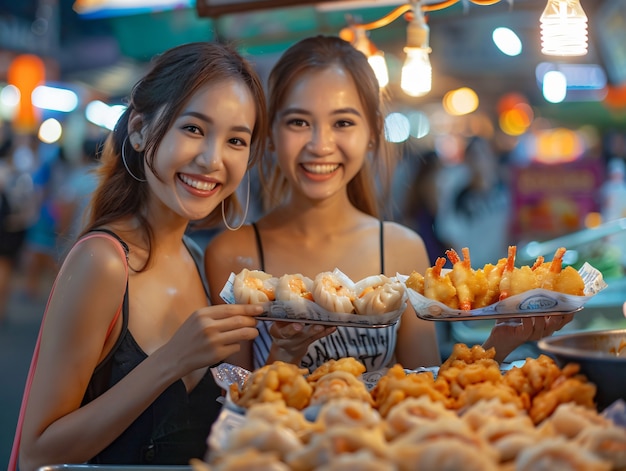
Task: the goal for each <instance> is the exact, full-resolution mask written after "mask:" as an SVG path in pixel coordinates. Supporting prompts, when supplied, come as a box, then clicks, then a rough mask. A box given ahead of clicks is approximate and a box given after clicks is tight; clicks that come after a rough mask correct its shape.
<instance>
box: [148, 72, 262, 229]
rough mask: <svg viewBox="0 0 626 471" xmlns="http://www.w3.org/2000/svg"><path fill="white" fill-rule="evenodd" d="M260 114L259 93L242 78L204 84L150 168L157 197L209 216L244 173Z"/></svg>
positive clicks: (195, 215)
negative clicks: (251, 91)
mask: <svg viewBox="0 0 626 471" xmlns="http://www.w3.org/2000/svg"><path fill="white" fill-rule="evenodd" d="M255 119H256V108H255V104H254V98H253V96H252V94H251V93H250V90H249V89H248V88H247V87H246V86H245V85H244V84H243V83H241V82H234V81H228V82H226V81H223V82H219V83H217V84H212V85H208V86H205V87H204V88H201V89H200V90H199V91H198V93H196V94H195V95H194V96H193V97H192V98H191V99H190V100H189V102H188V103H187V105H186V106H185V107H184V108H183V110H182V112H181V113H180V115H179V116H178V117H177V118H176V119H175V120H174V122H173V125H172V127H171V128H170V129H169V130H168V131H167V132H166V134H165V136H164V137H163V139H162V141H161V142H160V144H159V147H158V150H157V153H156V155H155V158H154V163H155V171H156V173H157V174H158V176H159V177H158V178H157V177H156V176H155V175H154V174H153V173H152V172H151V171H150V170H149V169H148V168H147V167H146V178H147V180H148V184H149V185H150V189H151V194H152V196H153V197H152V201H153V203H154V202H157V203H161V204H162V205H163V206H166V207H167V208H169V209H170V210H171V211H173V212H174V213H176V214H178V215H180V216H181V217H183V218H185V219H189V220H197V219H201V218H204V217H205V216H207V215H208V214H209V213H210V212H211V211H213V209H215V208H216V207H217V206H218V205H219V204H220V203H221V201H222V200H223V199H224V198H226V197H227V196H228V195H230V194H232V193H233V192H234V191H235V190H236V189H237V186H238V185H239V183H240V181H241V179H242V178H243V176H244V174H245V172H246V168H247V165H248V157H249V155H250V143H251V139H252V130H253V129H254V124H255Z"/></svg>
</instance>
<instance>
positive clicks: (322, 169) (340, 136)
mask: <svg viewBox="0 0 626 471" xmlns="http://www.w3.org/2000/svg"><path fill="white" fill-rule="evenodd" d="M272 139H273V142H274V145H275V149H276V155H277V158H278V164H279V165H280V167H281V170H282V172H283V174H284V175H285V177H286V178H287V180H288V181H289V183H290V185H291V186H292V187H293V189H294V193H296V194H302V195H304V196H305V197H307V198H309V199H312V200H320V199H325V198H328V197H330V196H332V195H335V194H337V193H340V192H343V193H345V192H346V187H347V184H348V182H350V180H352V179H353V178H354V176H355V175H356V174H357V173H358V171H359V170H360V168H361V166H362V165H363V161H364V159H365V156H366V154H367V151H368V144H369V142H370V130H369V126H368V124H367V121H366V115H365V111H364V109H363V105H362V103H361V100H360V98H359V95H358V91H357V89H356V86H355V84H354V81H353V79H352V77H351V76H350V75H349V74H347V73H346V72H345V70H344V69H342V68H341V67H339V66H337V65H332V66H329V67H328V68H325V69H323V70H320V71H316V72H312V73H309V74H307V75H303V76H302V77H301V78H299V79H298V80H296V81H294V83H293V85H292V86H291V88H290V89H289V90H288V92H287V93H286V94H285V97H284V99H283V102H282V103H281V104H280V106H279V107H278V110H277V113H276V118H275V120H274V122H273V124H272Z"/></svg>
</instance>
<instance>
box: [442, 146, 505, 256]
mask: <svg viewBox="0 0 626 471" xmlns="http://www.w3.org/2000/svg"><path fill="white" fill-rule="evenodd" d="M454 170H455V171H456V170H461V171H462V172H463V174H464V175H463V176H462V178H461V179H460V183H459V184H458V185H457V186H456V187H455V188H450V189H447V191H446V192H445V193H442V195H445V197H442V198H441V200H440V204H439V208H438V211H437V216H436V220H435V230H436V231H437V234H438V236H439V237H440V238H441V239H442V240H445V241H447V242H448V243H450V244H451V245H452V247H453V248H454V249H455V250H456V251H457V252H459V253H461V249H462V248H463V247H468V248H469V250H470V257H471V263H472V266H473V267H482V266H484V265H485V264H486V263H496V262H497V261H498V260H499V259H500V258H504V257H506V256H507V252H508V246H509V245H511V239H510V237H511V212H512V199H511V195H510V191H509V187H508V185H507V184H506V181H505V179H504V178H502V174H501V166H500V162H499V157H498V155H497V154H496V152H495V151H494V149H493V147H492V145H491V143H490V142H489V141H487V140H486V139H484V138H482V137H478V136H475V137H472V138H470V139H469V141H468V143H467V146H466V148H465V153H464V158H463V162H462V164H461V167H460V168H458V169H454ZM441 181H442V182H445V181H446V174H445V171H444V174H443V175H442V176H441Z"/></svg>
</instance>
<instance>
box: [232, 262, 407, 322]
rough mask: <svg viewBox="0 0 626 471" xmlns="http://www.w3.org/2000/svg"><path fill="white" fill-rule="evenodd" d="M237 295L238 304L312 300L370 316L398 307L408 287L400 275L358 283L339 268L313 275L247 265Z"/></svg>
mask: <svg viewBox="0 0 626 471" xmlns="http://www.w3.org/2000/svg"><path fill="white" fill-rule="evenodd" d="M233 296H234V298H235V302H236V303H238V304H257V303H266V302H270V301H299V300H308V301H311V302H315V303H316V304H318V305H319V306H320V307H322V308H324V309H326V310H327V311H330V312H338V313H348V314H359V315H365V316H367V315H376V314H385V313H388V312H393V311H396V310H398V309H399V308H400V307H401V306H402V303H403V302H404V299H405V288H404V284H403V283H401V282H400V281H399V280H398V279H397V278H395V277H388V276H385V275H373V276H368V277H366V278H364V279H362V280H360V281H358V282H356V283H355V282H354V281H352V280H351V279H350V278H349V277H348V276H346V275H345V274H344V273H342V272H341V271H340V270H337V269H335V270H333V271H325V272H321V273H318V274H317V275H316V276H315V278H314V279H311V278H309V277H307V276H304V275H302V274H299V273H296V274H285V275H282V276H279V277H277V276H273V275H271V274H269V273H266V272H264V271H261V270H248V269H247V268H244V269H243V270H241V271H240V272H239V273H238V274H236V275H235V277H234V280H233Z"/></svg>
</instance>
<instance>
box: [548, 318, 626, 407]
mask: <svg viewBox="0 0 626 471" xmlns="http://www.w3.org/2000/svg"><path fill="white" fill-rule="evenodd" d="M537 345H538V347H539V349H540V350H541V351H542V352H543V353H545V354H546V355H549V356H551V357H552V358H554V360H555V361H556V362H557V363H558V364H559V365H560V366H563V365H564V364H566V363H578V364H579V365H580V372H581V373H582V374H584V375H585V376H586V377H587V379H588V380H589V381H591V382H592V383H594V384H595V385H596V386H597V393H596V403H597V405H598V410H604V409H605V408H606V407H608V406H609V405H611V404H612V403H613V402H615V401H617V400H619V399H624V400H626V329H619V330H599V331H587V332H575V333H570V334H561V335H554V336H552V337H546V338H544V339H542V340H540V341H539V342H538V344H537Z"/></svg>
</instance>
